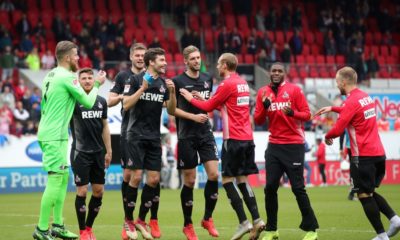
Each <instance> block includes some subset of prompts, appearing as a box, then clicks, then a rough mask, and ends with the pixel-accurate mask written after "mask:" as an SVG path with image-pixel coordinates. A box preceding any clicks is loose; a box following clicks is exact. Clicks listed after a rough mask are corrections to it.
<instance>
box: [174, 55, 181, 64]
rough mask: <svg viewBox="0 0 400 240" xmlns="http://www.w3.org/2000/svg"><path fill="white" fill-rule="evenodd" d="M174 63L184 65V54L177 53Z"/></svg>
mask: <svg viewBox="0 0 400 240" xmlns="http://www.w3.org/2000/svg"><path fill="white" fill-rule="evenodd" d="M174 61H175V62H177V63H182V62H183V55H182V53H175V54H174Z"/></svg>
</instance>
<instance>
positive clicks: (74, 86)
mask: <svg viewBox="0 0 400 240" xmlns="http://www.w3.org/2000/svg"><path fill="white" fill-rule="evenodd" d="M105 80H106V72H105V71H103V70H100V71H99V73H98V74H97V77H96V81H95V83H94V87H93V89H92V90H91V91H90V93H89V94H86V92H85V91H84V90H83V89H82V87H81V86H80V85H79V83H78V81H77V80H74V81H72V82H71V81H66V82H65V86H66V87H67V90H68V92H69V93H71V95H72V96H73V97H74V98H75V99H76V100H77V101H78V102H79V103H81V104H82V105H83V106H84V107H86V108H92V107H93V104H94V102H95V101H96V97H97V93H98V91H99V87H100V85H102V84H103V83H104V82H105Z"/></svg>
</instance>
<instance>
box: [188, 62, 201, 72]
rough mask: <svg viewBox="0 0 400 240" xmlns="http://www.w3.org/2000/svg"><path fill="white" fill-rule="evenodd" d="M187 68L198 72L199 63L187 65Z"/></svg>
mask: <svg viewBox="0 0 400 240" xmlns="http://www.w3.org/2000/svg"><path fill="white" fill-rule="evenodd" d="M189 69H190V71H191V72H198V71H200V64H199V65H192V66H191V65H189Z"/></svg>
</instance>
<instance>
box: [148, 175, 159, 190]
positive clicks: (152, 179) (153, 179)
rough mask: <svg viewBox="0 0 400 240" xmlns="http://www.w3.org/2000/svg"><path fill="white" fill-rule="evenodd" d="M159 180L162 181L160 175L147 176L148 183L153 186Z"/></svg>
mask: <svg viewBox="0 0 400 240" xmlns="http://www.w3.org/2000/svg"><path fill="white" fill-rule="evenodd" d="M159 182H160V176H158V175H154V176H147V185H149V186H151V187H156V186H157V184H158V183H159Z"/></svg>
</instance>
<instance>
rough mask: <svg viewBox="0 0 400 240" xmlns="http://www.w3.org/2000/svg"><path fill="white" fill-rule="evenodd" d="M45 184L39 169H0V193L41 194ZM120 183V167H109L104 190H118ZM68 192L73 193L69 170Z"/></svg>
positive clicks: (72, 178) (43, 176)
mask: <svg viewBox="0 0 400 240" xmlns="http://www.w3.org/2000/svg"><path fill="white" fill-rule="evenodd" d="M46 183H47V173H46V172H45V171H43V169H42V168H41V167H25V168H0V193H22V192H24V193H25V192H43V191H44V189H45V187H46ZM121 183H122V170H121V166H119V165H111V166H110V167H109V168H108V169H107V172H106V184H105V188H106V190H119V189H120V188H121ZM68 191H75V183H74V176H73V174H72V171H71V170H70V180H69V182H68Z"/></svg>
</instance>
